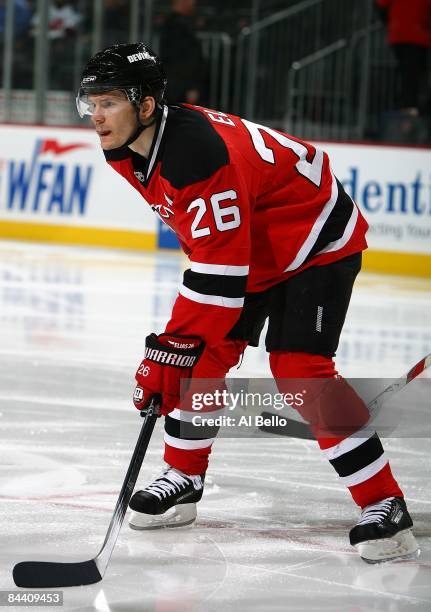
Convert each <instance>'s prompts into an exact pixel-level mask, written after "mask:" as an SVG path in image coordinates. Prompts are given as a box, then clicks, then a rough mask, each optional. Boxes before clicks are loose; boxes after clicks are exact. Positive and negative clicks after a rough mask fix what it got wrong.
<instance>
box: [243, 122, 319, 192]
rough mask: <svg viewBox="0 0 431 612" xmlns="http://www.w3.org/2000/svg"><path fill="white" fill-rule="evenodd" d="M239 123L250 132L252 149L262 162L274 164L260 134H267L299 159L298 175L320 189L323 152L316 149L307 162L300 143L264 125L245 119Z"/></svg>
mask: <svg viewBox="0 0 431 612" xmlns="http://www.w3.org/2000/svg"><path fill="white" fill-rule="evenodd" d="M241 121H242V123H243V124H244V125H245V127H246V128H247V130H248V131H249V132H250V136H251V139H252V141H253V145H254V148H255V149H256V151H257V152H258V154H259V155H260V157H261V158H262V159H263V160H264V161H266V162H268V163H270V164H275V157H274V151H273V149H271V148H270V147H267V146H266V144H265V141H264V139H263V136H262V132H265V133H266V134H269V135H270V136H271V137H272V138H274V140H276V141H277V142H278V144H280V145H281V146H282V147H285V148H286V149H290V150H291V151H293V153H295V155H297V156H298V157H299V161H298V162H297V163H296V164H295V167H296V169H297V170H298V172H299V174H302V176H305V178H307V179H308V180H310V181H311V182H312V183H314V184H315V185H316V187H320V182H321V180H322V171H323V151H320V149H316V153H315V155H314V159H313V161H312V162H309V161H307V155H308V154H309V151H308V149H307V147H305V146H304V145H303V144H301V143H300V142H296V140H292V139H291V138H288V137H287V136H286V135H285V134H280V133H279V132H276V131H275V130H273V129H271V128H269V127H266V126H265V125H259V124H257V123H253V122H252V121H247V119H241Z"/></svg>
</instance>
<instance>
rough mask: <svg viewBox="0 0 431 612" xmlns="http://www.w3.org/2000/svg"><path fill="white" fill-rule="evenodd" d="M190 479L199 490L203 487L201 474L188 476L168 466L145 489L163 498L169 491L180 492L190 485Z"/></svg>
mask: <svg viewBox="0 0 431 612" xmlns="http://www.w3.org/2000/svg"><path fill="white" fill-rule="evenodd" d="M190 481H191V482H192V483H193V487H194V488H195V489H196V490H197V491H198V490H199V489H201V488H202V479H201V477H200V476H188V475H186V474H183V473H182V472H179V471H177V470H174V469H173V468H167V469H166V470H164V472H162V473H161V474H160V476H159V477H158V478H156V480H155V481H154V482H153V483H151V484H150V485H148V487H146V488H145V491H147V492H148V493H152V494H153V495H155V496H156V497H158V498H159V499H163V498H164V497H166V496H167V495H169V493H180V492H181V491H182V490H183V489H185V487H187V486H188V485H189V483H190Z"/></svg>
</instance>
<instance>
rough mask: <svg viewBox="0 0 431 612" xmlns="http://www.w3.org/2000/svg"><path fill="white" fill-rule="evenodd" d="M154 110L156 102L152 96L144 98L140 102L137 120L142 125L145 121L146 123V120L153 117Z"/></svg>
mask: <svg viewBox="0 0 431 612" xmlns="http://www.w3.org/2000/svg"><path fill="white" fill-rule="evenodd" d="M155 110H156V101H155V100H154V98H153V97H152V96H146V97H145V98H144V99H143V100H142V102H141V106H140V108H139V118H140V120H141V121H142V123H145V122H146V121H148V119H150V117H152V116H153V114H154V111H155Z"/></svg>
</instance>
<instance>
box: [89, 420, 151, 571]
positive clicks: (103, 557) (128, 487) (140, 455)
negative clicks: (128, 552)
mask: <svg viewBox="0 0 431 612" xmlns="http://www.w3.org/2000/svg"><path fill="white" fill-rule="evenodd" d="M156 421H157V414H156V412H155V411H153V410H151V409H150V410H149V411H148V412H147V414H146V416H145V421H144V423H143V424H142V427H141V432H140V434H139V438H138V441H137V442H136V446H135V450H134V452H133V455H132V459H131V460H130V465H129V468H128V470H127V473H126V476H125V478H124V482H123V486H122V487H121V491H120V494H119V496H118V500H117V503H116V505H115V509H114V513H113V515H112V518H111V522H110V523H109V527H108V531H107V533H106V537H105V540H104V542H103V544H102V548H101V549H100V551H99V553H98V555H97V557H96V558H95V563H96V565H97V568H98V570H99V572H100V574H101V575H102V576H103V574H104V573H105V570H106V568H107V566H108V563H109V559H110V558H111V554H112V551H113V549H114V546H115V543H116V541H117V538H118V534H119V533H120V529H121V526H122V524H123V520H124V516H125V514H126V511H127V508H128V506H129V501H130V498H131V497H132V493H133V489H134V488H135V484H136V480H137V478H138V476H139V471H140V469H141V466H142V461H143V460H144V457H145V454H146V452H147V448H148V444H149V442H150V439H151V435H152V433H153V429H154V426H155V424H156Z"/></svg>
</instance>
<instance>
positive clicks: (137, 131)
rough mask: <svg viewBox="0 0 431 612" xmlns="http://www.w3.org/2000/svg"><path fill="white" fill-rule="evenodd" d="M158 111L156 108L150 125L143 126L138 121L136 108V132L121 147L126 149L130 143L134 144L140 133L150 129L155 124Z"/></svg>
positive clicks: (137, 109)
mask: <svg viewBox="0 0 431 612" xmlns="http://www.w3.org/2000/svg"><path fill="white" fill-rule="evenodd" d="M158 110H159V109H158V107H157V110H156V112H155V113H154V115H153V117H152V119H151V121H150V123H147V124H146V125H144V124H143V123H141V120H140V119H139V108H136V120H137V122H138V126H137V128H136V130H135V131H134V132H133V134H132V135H131V136H130V138H128V139H127V140H126V142H125V143H124V144H123V147H128V146H129V145H130V144H132V142H135V140H136V139H137V138H139V136H140V135H141V134H142V132H144V131H145V130H146V129H147V128H149V127H151V126H152V125H154V124H155V123H156V121H157V115H158Z"/></svg>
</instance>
